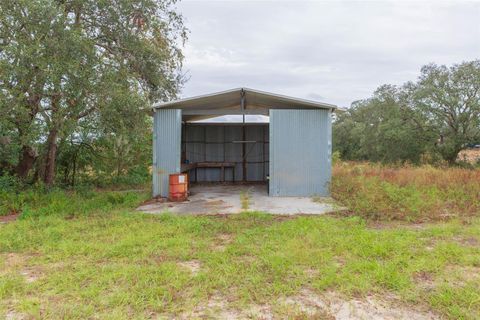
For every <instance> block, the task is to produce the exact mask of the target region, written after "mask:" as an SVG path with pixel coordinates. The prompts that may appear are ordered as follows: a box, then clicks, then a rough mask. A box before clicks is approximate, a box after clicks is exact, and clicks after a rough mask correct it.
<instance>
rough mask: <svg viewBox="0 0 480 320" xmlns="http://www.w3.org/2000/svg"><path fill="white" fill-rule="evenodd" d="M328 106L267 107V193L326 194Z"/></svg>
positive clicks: (330, 136) (328, 170)
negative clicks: (325, 108) (314, 108)
mask: <svg viewBox="0 0 480 320" xmlns="http://www.w3.org/2000/svg"><path fill="white" fill-rule="evenodd" d="M331 126H332V123H331V111H330V110H275V109H271V110H270V195H271V196H312V195H320V196H328V195H329V186H330V179H331V175H332V173H331V170H332V169H331V152H332V151H331V150H332V143H331V141H332V134H331V132H332V127H331Z"/></svg>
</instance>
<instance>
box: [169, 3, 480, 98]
mask: <svg viewBox="0 0 480 320" xmlns="http://www.w3.org/2000/svg"><path fill="white" fill-rule="evenodd" d="M177 7H178V10H179V11H180V12H181V13H182V14H183V16H184V18H185V21H186V25H187V27H188V28H189V29H190V34H189V39H188V41H187V43H186V46H185V48H184V53H185V64H184V71H185V72H186V73H187V76H189V77H190V80H189V81H188V82H187V83H186V84H185V86H184V89H183V91H182V94H181V96H182V97H188V96H194V95H199V94H205V93H211V92H216V91H222V90H227V89H231V88H237V87H249V88H253V89H259V90H264V91H270V92H274V93H281V94H285V95H291V96H294V97H299V98H306V99H312V100H318V101H323V102H328V103H333V104H336V105H338V106H340V107H348V106H350V104H351V102H352V101H354V100H358V99H362V98H367V97H369V96H370V95H371V93H372V92H373V91H374V90H375V89H376V88H377V87H378V86H380V85H382V84H385V83H389V84H402V83H403V82H405V81H408V80H415V78H416V77H417V76H418V75H419V70H420V67H421V66H422V65H424V64H427V63H430V62H435V63H437V64H448V65H450V64H452V63H458V62H461V61H465V60H473V59H476V58H480V1H478V2H460V1H455V2H443V1H431V2H418V1H416V2H398V1H396V2H380V1H371V2H363V1H346V2H339V1H335V2H333V1H328V2H327V1H309V2H307V1H201V0H190V1H187V0H184V1H182V2H180V3H179V4H178V5H177Z"/></svg>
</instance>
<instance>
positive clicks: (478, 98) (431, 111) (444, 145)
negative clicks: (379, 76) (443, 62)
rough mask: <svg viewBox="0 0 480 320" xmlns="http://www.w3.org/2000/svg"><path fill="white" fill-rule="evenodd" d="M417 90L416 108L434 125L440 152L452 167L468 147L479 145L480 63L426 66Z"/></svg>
mask: <svg viewBox="0 0 480 320" xmlns="http://www.w3.org/2000/svg"><path fill="white" fill-rule="evenodd" d="M416 86H417V88H416V96H415V101H414V107H415V108H416V109H418V110H419V111H421V112H422V113H424V114H425V116H426V117H427V118H428V119H430V120H431V121H432V123H433V124H434V126H435V130H436V134H437V137H438V143H437V147H438V150H439V151H440V152H441V154H442V155H443V157H444V159H445V160H447V161H449V162H450V163H453V162H455V161H456V159H457V156H458V153H459V152H460V151H461V150H462V149H463V148H465V146H466V145H468V144H471V143H478V141H480V60H475V61H471V62H464V63H461V64H456V65H453V66H452V67H450V68H448V67H446V66H437V65H435V64H429V65H426V66H424V67H423V68H422V70H421V76H420V78H419V81H418V83H417V84H416Z"/></svg>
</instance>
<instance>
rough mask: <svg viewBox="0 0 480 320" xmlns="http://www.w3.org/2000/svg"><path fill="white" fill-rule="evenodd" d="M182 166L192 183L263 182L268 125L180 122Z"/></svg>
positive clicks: (267, 167)
mask: <svg viewBox="0 0 480 320" xmlns="http://www.w3.org/2000/svg"><path fill="white" fill-rule="evenodd" d="M181 163H182V171H184V172H188V173H189V179H190V181H191V182H256V183H259V182H266V181H267V177H268V170H269V124H268V123H229V122H217V123H198V122H197V123H196V122H183V124H182V148H181Z"/></svg>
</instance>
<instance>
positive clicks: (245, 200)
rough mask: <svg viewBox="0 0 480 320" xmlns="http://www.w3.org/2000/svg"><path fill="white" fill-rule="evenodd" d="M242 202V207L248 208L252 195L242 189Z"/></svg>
mask: <svg viewBox="0 0 480 320" xmlns="http://www.w3.org/2000/svg"><path fill="white" fill-rule="evenodd" d="M240 203H241V204H242V209H243V210H248V207H249V205H250V195H249V194H248V192H246V191H244V190H242V191H241V193H240Z"/></svg>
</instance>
